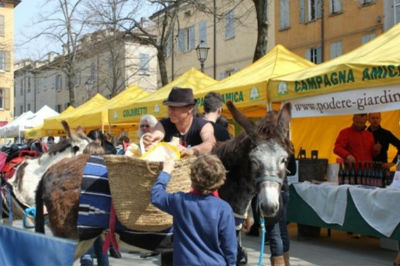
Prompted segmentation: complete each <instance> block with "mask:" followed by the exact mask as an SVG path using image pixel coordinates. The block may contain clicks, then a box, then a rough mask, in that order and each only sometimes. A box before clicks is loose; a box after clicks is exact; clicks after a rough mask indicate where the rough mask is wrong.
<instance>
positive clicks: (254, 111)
mask: <svg viewBox="0 0 400 266" xmlns="http://www.w3.org/2000/svg"><path fill="white" fill-rule="evenodd" d="M312 66H314V64H313V63H312V62H310V61H308V60H306V59H304V58H302V57H300V56H298V55H296V54H294V53H292V52H291V51H289V50H288V49H286V48H285V47H284V46H282V45H276V46H275V47H274V48H272V49H271V50H270V51H269V52H268V53H267V54H266V55H265V56H263V57H262V58H260V59H259V60H257V61H256V62H254V63H252V64H251V65H249V66H247V67H245V68H243V69H242V70H240V71H238V72H236V73H234V74H232V75H231V76H229V77H227V78H225V79H223V80H221V81H219V82H218V83H215V84H213V85H211V86H209V87H207V88H204V89H201V90H199V91H198V92H196V94H195V96H196V98H198V99H199V105H200V106H202V105H203V101H204V96H205V95H206V94H207V93H208V92H211V91H215V92H218V93H220V94H221V96H222V98H223V100H224V101H228V100H231V101H232V102H234V103H235V105H236V107H237V108H238V109H240V110H242V111H243V112H244V113H245V114H246V116H249V117H258V118H259V117H263V116H264V115H265V112H266V109H267V102H268V95H267V85H268V82H269V80H270V79H272V78H274V77H278V76H282V75H285V74H288V73H293V72H296V71H300V70H304V69H307V68H310V67H312ZM225 115H227V116H230V114H229V113H225Z"/></svg>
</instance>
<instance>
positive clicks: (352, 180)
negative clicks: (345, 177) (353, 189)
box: [349, 163, 356, 185]
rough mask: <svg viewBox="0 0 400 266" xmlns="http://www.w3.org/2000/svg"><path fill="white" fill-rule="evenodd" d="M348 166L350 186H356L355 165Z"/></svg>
mask: <svg viewBox="0 0 400 266" xmlns="http://www.w3.org/2000/svg"><path fill="white" fill-rule="evenodd" d="M349 166H350V185H355V184H356V169H355V164H354V163H351V164H349Z"/></svg>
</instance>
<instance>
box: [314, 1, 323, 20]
mask: <svg viewBox="0 0 400 266" xmlns="http://www.w3.org/2000/svg"><path fill="white" fill-rule="evenodd" d="M321 1H322V0H316V1H315V18H316V19H317V18H321V17H322V3H321Z"/></svg>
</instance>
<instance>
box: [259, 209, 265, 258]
mask: <svg viewBox="0 0 400 266" xmlns="http://www.w3.org/2000/svg"><path fill="white" fill-rule="evenodd" d="M260 227H261V243H260V256H259V257H258V266H262V265H263V263H262V261H263V256H264V247H265V222H264V217H263V216H261V217H260Z"/></svg>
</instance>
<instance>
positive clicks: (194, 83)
mask: <svg viewBox="0 0 400 266" xmlns="http://www.w3.org/2000/svg"><path fill="white" fill-rule="evenodd" d="M214 83H216V80H214V79H213V78H210V77H209V76H207V75H206V74H204V73H202V72H200V71H199V70H197V69H195V68H192V69H190V70H188V71H186V72H185V73H184V74H182V75H181V76H179V77H178V78H176V79H175V80H174V81H171V82H170V83H168V84H167V85H165V86H164V87H162V88H160V89H158V90H157V91H156V92H154V93H152V94H150V95H149V96H147V97H145V98H143V99H141V100H139V101H137V102H135V103H131V104H128V105H125V106H122V107H116V108H111V109H109V111H108V120H109V122H110V124H112V125H115V124H119V123H133V122H135V123H136V122H138V121H139V119H140V117H141V116H142V115H144V114H153V115H154V116H155V117H157V118H161V117H167V116H168V112H167V108H166V106H164V105H163V104H162V102H163V101H164V100H166V99H167V98H168V94H169V93H170V91H171V89H172V88H173V87H185V88H192V89H193V92H194V93H196V92H197V90H199V89H202V88H205V87H208V86H211V85H212V84H214Z"/></svg>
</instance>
